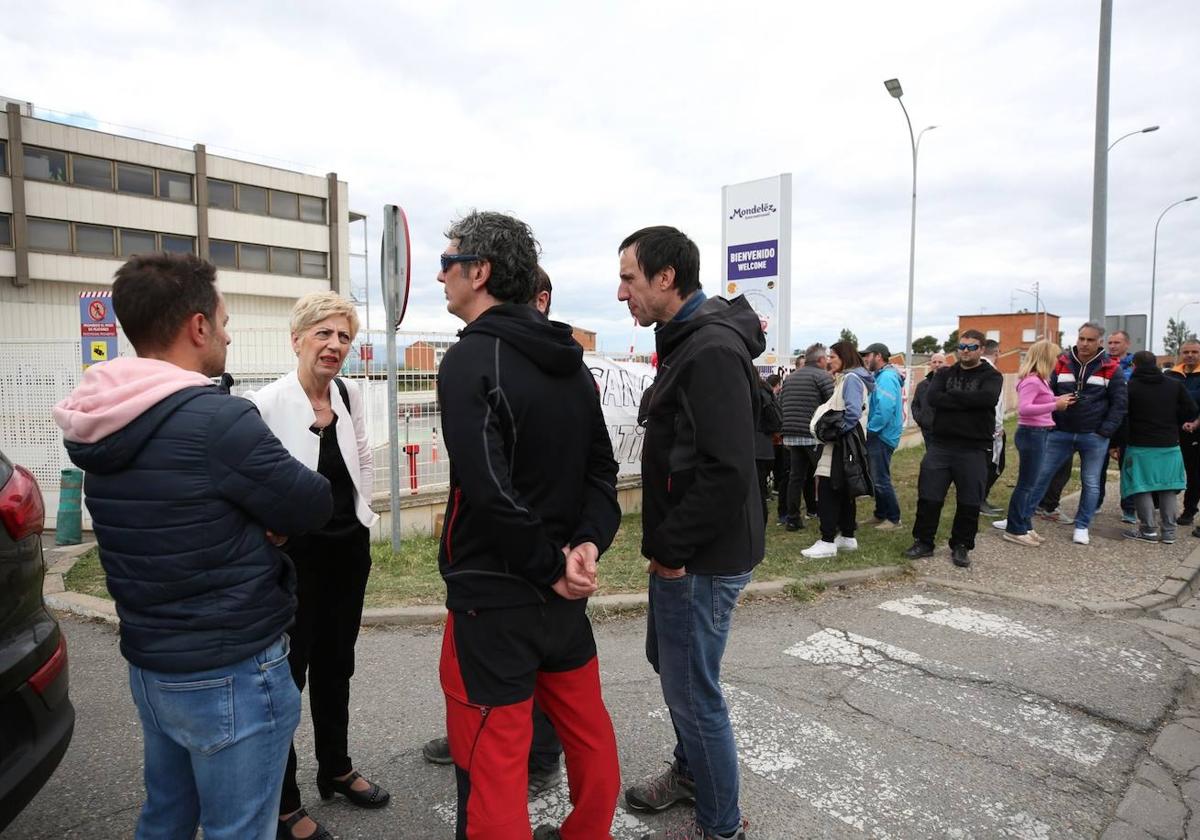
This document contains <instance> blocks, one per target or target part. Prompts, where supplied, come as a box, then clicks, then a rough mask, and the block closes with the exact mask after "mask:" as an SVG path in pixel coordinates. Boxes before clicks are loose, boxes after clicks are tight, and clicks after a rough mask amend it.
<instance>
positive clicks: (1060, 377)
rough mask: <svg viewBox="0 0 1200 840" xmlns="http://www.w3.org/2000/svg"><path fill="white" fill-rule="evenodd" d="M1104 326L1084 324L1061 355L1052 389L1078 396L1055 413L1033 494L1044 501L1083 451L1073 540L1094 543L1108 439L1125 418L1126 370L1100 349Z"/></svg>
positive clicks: (1057, 392) (1051, 379)
mask: <svg viewBox="0 0 1200 840" xmlns="http://www.w3.org/2000/svg"><path fill="white" fill-rule="evenodd" d="M1103 336H1104V327H1103V326H1101V325H1100V324H1098V323H1096V322H1094V321H1088V322H1087V323H1085V324H1084V325H1083V326H1081V327H1080V328H1079V334H1078V337H1077V338H1076V340H1075V346H1074V347H1072V348H1071V349H1069V350H1067V351H1065V352H1064V353H1063V354H1062V355H1061V356H1059V357H1058V361H1057V362H1055V364H1054V371H1053V372H1052V373H1051V374H1050V390H1052V391H1053V392H1054V395H1055V396H1056V397H1059V396H1062V395H1064V394H1074V395H1075V397H1076V400H1075V402H1074V403H1072V404H1071V405H1070V406H1069V407H1067V408H1066V409H1065V410H1064V411H1056V412H1054V431H1052V432H1051V433H1050V439H1049V441H1047V443H1046V458H1045V460H1044V461H1042V468H1041V471H1040V472H1039V473H1038V477H1037V481H1035V482H1034V485H1033V488H1032V490H1031V491H1030V495H1031V496H1032V497H1033V498H1035V499H1040V498H1042V496H1043V495H1044V494H1045V492H1046V488H1047V487H1049V485H1050V482H1051V480H1053V478H1054V474H1055V473H1057V472H1058V470H1059V468H1060V467H1062V465H1063V463H1064V462H1066V461H1069V460H1070V459H1071V457H1072V456H1073V454H1074V453H1075V452H1078V453H1079V463H1080V481H1081V483H1082V484H1083V492H1081V493H1080V495H1079V509H1078V510H1077V511H1076V513H1075V532H1074V534H1073V535H1072V541H1073V542H1075V543H1076V544H1078V545H1087V544H1088V543H1089V542H1090V536H1089V534H1088V526H1089V525H1090V524H1091V521H1092V516H1093V515H1094V514H1095V512H1096V508H1097V506H1098V504H1099V501H1100V486H1101V483H1102V482H1103V481H1104V474H1103V469H1104V462H1105V461H1106V460H1107V458H1108V440H1109V438H1111V437H1112V436H1113V434H1114V433H1115V432H1116V431H1117V429H1118V428H1119V427H1120V425H1121V421H1122V420H1123V419H1124V418H1125V403H1126V396H1125V374H1124V373H1123V372H1122V371H1121V363H1120V362H1119V361H1118V360H1117V359H1114V358H1112V357H1111V356H1109V355H1108V354H1107V353H1103V352H1101V346H1100V339H1101V338H1102V337H1103Z"/></svg>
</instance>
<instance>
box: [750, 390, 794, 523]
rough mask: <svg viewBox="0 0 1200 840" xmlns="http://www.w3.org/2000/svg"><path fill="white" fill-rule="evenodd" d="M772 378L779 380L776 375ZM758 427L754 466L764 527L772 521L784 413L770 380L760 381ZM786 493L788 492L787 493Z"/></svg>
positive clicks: (755, 436) (755, 438)
mask: <svg viewBox="0 0 1200 840" xmlns="http://www.w3.org/2000/svg"><path fill="white" fill-rule="evenodd" d="M771 376H772V377H774V378H775V379H778V378H779V377H777V376H775V374H771ZM758 400H759V402H758V406H759V410H758V427H757V429H756V430H755V435H754V464H755V467H756V468H757V470H758V494H759V496H760V497H761V498H762V514H763V525H766V524H767V522H769V521H770V512H769V511H770V498H771V487H770V483H769V479H770V477H771V471H772V470H774V469H775V435H776V434H778V433H779V431H780V430H781V429H782V428H783V412H782V411H780V409H779V400H778V399H777V398H776V396H775V389H774V388H773V387H772V386H771V382H770V380H768V379H762V378H761V377H760V378H759V380H758ZM785 492H786V491H785Z"/></svg>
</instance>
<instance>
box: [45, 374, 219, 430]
mask: <svg viewBox="0 0 1200 840" xmlns="http://www.w3.org/2000/svg"><path fill="white" fill-rule="evenodd" d="M212 384H213V382H212V380H211V379H209V378H208V377H207V376H205V375H204V374H202V373H197V372H195V371H192V370H184V369H183V368H181V367H179V366H177V365H173V364H171V363H170V362H164V361H161V360H159V359H141V358H127V357H121V358H118V359H113V360H112V361H109V362H101V363H100V364H98V365H92V366H91V367H90V368H88V369H87V371H86V372H85V373H84V374H83V380H82V381H81V382H80V383H79V385H78V387H76V388H75V390H74V391H72V392H71V393H70V394H69V395H68V396H67V397H66V398H65V399H63V400H62V401H61V402H59V404H58V405H56V406H54V409H53V412H52V413H53V415H54V422H55V423H57V424H58V427H59V428H60V429H62V430H63V437H64V438H66V439H67V440H69V441H73V442H75V443H95V442H96V441H99V440H103V439H104V438H106V437H108V436H109V435H111V434H112V433H114V432H118V431H120V430H121V429H123V428H125V427H126V426H128V425H129V424H130V423H131V422H133V421H134V420H136V419H137V418H138V417H140V416H141V415H142V414H143V413H144V412H145V411H146V410H147V409H149V408H151V407H152V406H154V405H156V404H158V403H159V402H162V401H163V400H164V399H166V398H167V397H169V396H171V395H172V394H174V393H175V392H176V391H182V390H183V389H184V388H190V387H192V386H194V385H212Z"/></svg>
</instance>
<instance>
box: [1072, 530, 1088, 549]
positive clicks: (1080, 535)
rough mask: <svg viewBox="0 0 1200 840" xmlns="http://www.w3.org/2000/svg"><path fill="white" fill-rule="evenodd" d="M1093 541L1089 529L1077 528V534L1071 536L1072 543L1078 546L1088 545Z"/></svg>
mask: <svg viewBox="0 0 1200 840" xmlns="http://www.w3.org/2000/svg"><path fill="white" fill-rule="evenodd" d="M1091 541H1092V538H1091V537H1090V536H1088V529H1087V528H1076V529H1075V533H1074V534H1072V535H1071V542H1073V543H1075V544H1076V545H1087V544H1088V543H1090V542H1091Z"/></svg>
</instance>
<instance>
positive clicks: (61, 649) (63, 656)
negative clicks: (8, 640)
mask: <svg viewBox="0 0 1200 840" xmlns="http://www.w3.org/2000/svg"><path fill="white" fill-rule="evenodd" d="M66 667H67V637H66V636H59V637H58V647H56V648H55V649H54V653H52V654H50V658H49V659H47V660H46V661H45V663H44V664H43V665H42V667H41V668H38V669H37V671H36V672H35V673H34V675H33V676H32V677H30V678H29V680H28V682H29V686H30V687H31V688H32V689H33V690H34V691H36V692H37V693H38V696H39V697H40V696H41V695H43V694H45V693H46V689H47V688H48V687H49V686H50V685H51V684H53V682H54V681H55V680H56V679H58V675H59V674H61V673H62V672H63V669H64V668H66Z"/></svg>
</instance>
